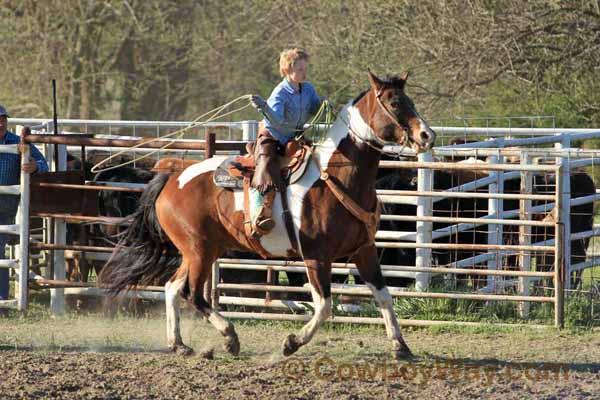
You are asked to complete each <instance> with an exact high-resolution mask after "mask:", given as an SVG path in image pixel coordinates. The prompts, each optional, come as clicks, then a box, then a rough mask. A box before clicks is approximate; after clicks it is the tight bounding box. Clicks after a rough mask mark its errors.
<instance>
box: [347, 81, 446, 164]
mask: <svg viewBox="0 0 600 400" xmlns="http://www.w3.org/2000/svg"><path fill="white" fill-rule="evenodd" d="M407 79H408V73H407V72H405V73H403V74H402V75H401V76H393V77H391V78H387V79H380V78H378V77H377V76H375V75H374V74H373V73H372V72H371V71H369V82H370V84H371V88H370V89H369V90H368V91H367V92H366V93H365V94H364V96H362V98H361V99H360V100H361V101H357V103H356V104H355V106H356V107H357V108H358V109H359V111H360V113H361V115H362V117H363V119H364V121H365V122H366V123H367V124H368V125H369V126H370V128H371V129H372V130H373V132H372V142H374V144H375V145H377V146H378V147H383V146H384V145H388V144H389V145H400V146H409V147H411V148H412V149H413V150H414V151H415V152H417V153H422V152H425V151H428V150H429V149H431V147H432V146H433V143H434V142H435V137H436V135H435V132H434V131H433V130H432V129H431V128H430V127H429V125H427V123H426V122H425V120H423V118H422V117H421V116H420V115H419V113H418V112H417V111H416V109H415V105H414V103H413V101H412V100H411V99H410V97H408V96H407V95H406V93H405V92H404V87H405V85H406V80H407Z"/></svg>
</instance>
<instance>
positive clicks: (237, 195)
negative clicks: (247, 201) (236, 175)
mask: <svg viewBox="0 0 600 400" xmlns="http://www.w3.org/2000/svg"><path fill="white" fill-rule="evenodd" d="M233 201H234V202H235V203H234V204H235V209H236V210H239V211H244V192H243V191H241V190H235V191H234V192H233Z"/></svg>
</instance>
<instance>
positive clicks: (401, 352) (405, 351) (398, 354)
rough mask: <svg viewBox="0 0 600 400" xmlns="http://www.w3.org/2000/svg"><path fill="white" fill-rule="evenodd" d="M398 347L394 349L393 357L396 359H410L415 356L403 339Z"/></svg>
mask: <svg viewBox="0 0 600 400" xmlns="http://www.w3.org/2000/svg"><path fill="white" fill-rule="evenodd" d="M398 347H399V348H398V349H396V350H395V351H394V358H395V359H396V360H411V359H414V358H415V356H414V355H413V353H412V351H410V349H409V348H408V346H407V345H406V343H404V341H401V342H400V343H399V346H398Z"/></svg>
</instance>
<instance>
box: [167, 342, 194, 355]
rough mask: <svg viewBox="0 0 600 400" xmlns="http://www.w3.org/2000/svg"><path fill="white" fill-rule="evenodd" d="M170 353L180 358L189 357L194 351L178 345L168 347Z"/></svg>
mask: <svg viewBox="0 0 600 400" xmlns="http://www.w3.org/2000/svg"><path fill="white" fill-rule="evenodd" d="M170 349H171V351H172V352H173V353H175V354H179V355H180V356H184V357H187V356H191V355H192V354H194V349H192V348H191V347H187V346H186V345H185V344H178V345H175V346H171V347H170Z"/></svg>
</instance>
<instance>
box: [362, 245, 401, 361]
mask: <svg viewBox="0 0 600 400" xmlns="http://www.w3.org/2000/svg"><path fill="white" fill-rule="evenodd" d="M353 261H354V263H355V264H356V267H357V268H358V272H359V273H360V276H361V278H362V279H363V281H364V282H365V283H366V284H367V286H368V287H369V288H370V289H371V292H373V296H374V297H375V300H377V303H378V304H379V309H380V311H381V315H382V317H383V321H384V323H385V331H386V334H387V337H388V338H389V339H390V340H391V341H392V346H393V349H394V357H395V358H397V359H404V358H411V357H412V356H413V355H412V352H411V351H410V349H409V347H408V345H407V344H406V342H405V341H404V338H403V337H402V332H401V331H400V324H398V319H397V318H396V314H395V312H394V307H393V300H392V296H391V295H390V292H389V290H388V288H387V286H386V285H385V281H384V279H383V275H382V274H381V267H380V265H379V261H378V259H377V250H376V249H375V246H369V247H363V248H362V249H361V250H360V251H359V252H358V254H357V255H356V256H355V257H354V260H353Z"/></svg>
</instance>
